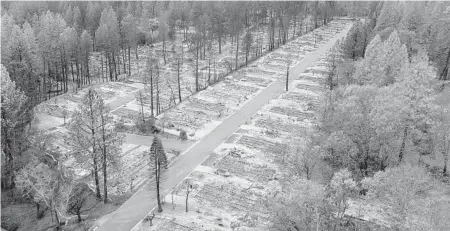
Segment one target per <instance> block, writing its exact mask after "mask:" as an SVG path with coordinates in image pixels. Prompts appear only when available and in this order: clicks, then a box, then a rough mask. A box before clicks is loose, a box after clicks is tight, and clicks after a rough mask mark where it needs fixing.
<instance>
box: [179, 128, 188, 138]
mask: <svg viewBox="0 0 450 231" xmlns="http://www.w3.org/2000/svg"><path fill="white" fill-rule="evenodd" d="M180 139H181V140H187V139H188V137H187V133H186V131H185V130H181V131H180Z"/></svg>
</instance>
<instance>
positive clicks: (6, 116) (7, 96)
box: [1, 64, 30, 188]
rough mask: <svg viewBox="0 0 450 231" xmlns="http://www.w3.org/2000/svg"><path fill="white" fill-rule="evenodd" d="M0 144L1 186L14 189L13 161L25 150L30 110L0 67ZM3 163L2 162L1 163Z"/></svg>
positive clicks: (19, 91) (21, 93) (22, 94)
mask: <svg viewBox="0 0 450 231" xmlns="http://www.w3.org/2000/svg"><path fill="white" fill-rule="evenodd" d="M1 104H2V107H1V117H2V123H1V125H2V127H1V132H2V133H1V134H2V135H1V143H2V154H3V155H4V157H5V164H6V166H5V167H6V168H3V167H2V169H5V170H4V171H5V174H4V175H3V173H2V175H3V176H2V185H4V186H6V187H7V188H10V187H14V180H15V179H14V171H15V166H14V165H15V159H16V158H17V157H18V156H19V154H20V153H21V152H22V150H21V149H23V148H26V146H25V145H23V143H24V140H23V137H24V136H25V134H26V133H25V130H24V128H25V125H26V122H27V117H29V115H28V113H29V111H30V108H28V106H29V105H27V97H26V96H25V94H24V93H23V92H22V91H21V90H20V89H18V88H17V87H16V84H15V82H14V81H11V79H10V78H9V73H8V72H7V70H6V68H5V67H4V66H3V64H2V65H1ZM2 163H3V162H2Z"/></svg>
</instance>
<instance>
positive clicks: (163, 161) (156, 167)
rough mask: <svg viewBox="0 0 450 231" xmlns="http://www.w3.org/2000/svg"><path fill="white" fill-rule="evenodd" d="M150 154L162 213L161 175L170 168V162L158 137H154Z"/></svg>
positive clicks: (157, 197)
mask: <svg viewBox="0 0 450 231" xmlns="http://www.w3.org/2000/svg"><path fill="white" fill-rule="evenodd" d="M148 154H149V157H150V162H149V164H150V168H151V169H152V170H153V172H154V177H155V183H156V199H157V201H158V212H162V207H161V199H160V183H161V174H162V171H163V170H164V169H166V168H167V167H168V160H167V155H166V152H165V151H164V147H163V145H162V142H161V139H160V138H159V137H158V136H154V138H153V142H152V145H151V147H150V152H149V153H148Z"/></svg>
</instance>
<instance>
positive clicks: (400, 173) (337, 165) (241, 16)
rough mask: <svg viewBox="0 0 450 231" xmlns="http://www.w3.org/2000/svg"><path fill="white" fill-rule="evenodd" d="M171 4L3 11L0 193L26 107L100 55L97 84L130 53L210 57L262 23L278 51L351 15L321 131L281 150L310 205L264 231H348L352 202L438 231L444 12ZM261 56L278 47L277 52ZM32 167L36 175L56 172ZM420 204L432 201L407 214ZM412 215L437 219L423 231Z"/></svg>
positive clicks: (449, 16)
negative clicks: (301, 26)
mask: <svg viewBox="0 0 450 231" xmlns="http://www.w3.org/2000/svg"><path fill="white" fill-rule="evenodd" d="M175 3H176V2H156V1H155V2H99V3H95V2H56V3H55V2H2V61H1V62H2V65H3V66H4V67H5V68H6V69H5V70H4V69H3V68H2V189H4V188H14V187H15V183H14V180H15V178H14V175H15V174H14V173H16V172H20V170H21V169H22V168H23V167H24V166H27V164H28V163H29V162H30V160H29V158H28V157H26V156H25V155H23V154H24V153H25V151H26V150H27V147H28V145H29V142H30V139H29V136H30V132H31V131H32V129H28V128H27V127H29V126H30V122H31V119H32V117H33V111H32V109H33V107H34V106H35V105H37V104H38V103H40V102H42V101H44V100H47V99H49V98H50V97H52V96H55V95H58V94H62V93H64V92H67V91H69V89H70V87H69V85H70V84H75V85H77V88H78V87H79V86H80V87H81V86H83V85H86V86H87V85H89V84H90V81H91V80H92V79H93V78H99V76H94V75H93V74H92V70H90V69H89V68H90V60H91V59H90V55H91V54H92V52H101V54H102V56H101V57H102V58H103V59H104V62H102V63H105V64H106V65H105V67H102V72H101V73H102V76H103V73H104V74H105V75H106V76H107V77H106V79H107V80H108V81H115V80H117V79H119V76H120V73H124V74H129V73H130V72H131V71H132V70H130V67H128V68H127V67H126V63H127V61H129V60H130V54H131V51H132V50H135V49H139V47H144V46H147V45H150V44H155V43H157V42H165V41H170V40H171V39H172V40H174V39H177V38H181V39H182V40H183V41H185V42H186V43H189V44H191V45H192V47H196V48H197V50H199V49H200V47H203V49H208V44H209V43H210V42H211V41H212V40H214V41H218V45H219V46H220V44H221V42H220V41H221V40H222V39H225V38H228V39H232V38H233V37H236V38H238V37H239V36H242V35H243V34H245V32H246V30H249V29H251V28H252V26H253V27H257V26H256V25H258V24H265V25H267V26H268V27H267V28H268V31H267V33H268V36H269V37H270V38H272V35H274V36H275V34H278V35H277V37H278V38H279V40H278V44H283V43H285V42H286V41H287V40H288V38H287V37H286V36H283V35H287V32H286V31H284V29H283V28H290V27H289V26H286V24H285V23H286V22H287V23H288V25H289V23H290V22H292V19H293V18H295V17H301V18H305V19H306V18H307V16H308V15H310V16H311V19H312V21H311V22H312V24H311V27H312V28H314V27H317V26H318V25H320V24H322V23H323V22H324V20H325V21H326V20H328V19H327V18H328V17H333V16H335V15H348V16H352V17H357V18H361V19H362V20H357V21H356V22H355V25H354V27H353V28H352V29H351V31H350V33H349V35H348V36H347V37H346V38H345V39H344V40H343V41H341V42H340V43H339V44H338V45H336V46H335V47H334V48H333V50H332V52H331V53H330V56H329V58H328V59H329V61H328V63H329V64H328V65H329V67H328V72H329V73H328V76H327V80H326V83H325V86H326V87H327V89H329V90H328V92H327V93H326V101H325V102H324V103H323V105H322V108H321V110H319V111H318V112H317V113H318V114H319V118H320V124H319V127H318V129H316V131H315V133H314V135H312V136H311V137H310V141H309V143H308V145H307V146H306V148H304V147H300V148H297V149H296V148H295V145H296V144H295V143H294V142H292V143H289V144H288V145H289V146H293V147H294V148H293V150H295V151H289V154H290V155H291V157H292V159H289V158H288V159H287V160H289V161H287V164H286V169H287V170H288V171H292V174H291V175H290V178H289V179H285V180H286V182H288V183H290V186H289V187H287V192H289V191H291V192H295V193H296V194H298V192H302V195H306V196H305V197H301V198H299V197H296V196H292V195H294V194H291V195H288V196H285V197H282V198H281V199H280V200H279V201H276V205H277V206H275V208H276V211H277V212H278V213H277V214H276V215H274V219H273V220H274V224H275V225H278V226H279V227H280V228H281V229H283V230H289V229H296V228H297V229H298V228H299V227H322V228H323V229H328V228H330V227H334V228H335V229H336V228H342V227H345V222H347V221H348V220H347V219H348V218H347V217H346V216H345V214H346V212H347V209H348V202H349V200H350V198H353V197H357V196H358V195H360V194H361V195H363V198H365V199H367V200H373V201H377V203H380V204H388V205H390V206H391V207H392V208H394V212H393V214H394V217H395V219H394V221H393V222H392V223H393V226H394V227H398V228H400V229H411V227H413V229H414V228H415V227H416V228H422V229H435V230H445V228H446V227H448V223H446V216H445V213H444V214H442V213H438V212H436V210H438V211H444V212H445V210H444V207H442V206H445V205H447V202H445V201H442V200H440V199H439V198H436V197H434V196H433V193H435V192H442V190H445V189H446V188H447V186H448V170H447V166H448V158H449V152H450V134H449V131H450V124H449V123H450V118H449V115H450V110H449V98H450V94H449V87H448V82H449V79H450V73H449V71H448V69H449V65H450V64H449V61H450V28H449V26H448V23H449V22H450V9H449V4H448V3H447V2H414V3H406V2H342V3H341V2H339V3H338V2H324V1H320V2H307V3H306V2H262V3H259V2H244V3H240V2H213V3H210V2H183V3H177V4H175ZM210 22H214V23H210ZM294 28H295V26H294ZM280 35H281V36H280ZM249 41H251V40H249ZM252 42H254V41H252ZM269 43H270V46H271V47H273V48H275V47H276V45H275V44H277V40H275V39H269ZM163 47H164V46H163ZM219 50H220V49H219ZM163 53H164V52H163ZM197 57H198V58H200V55H197ZM159 58H161V57H159ZM164 58H165V57H162V59H164ZM236 66H237V65H236ZM103 69H104V71H103ZM6 70H7V71H8V72H9V73H7V72H6ZM8 74H9V77H10V80H9V79H7V80H6V79H4V76H5V77H6V76H8ZM294 138H295V137H294ZM299 156H301V158H298V157H299ZM31 161H36V160H31ZM318 161H320V162H324V163H326V165H325V166H326V168H323V169H320V172H321V173H323V175H324V178H325V179H326V181H325V183H326V185H327V186H326V187H324V186H323V185H322V184H317V183H315V182H313V181H308V183H307V184H310V186H308V187H305V185H304V184H303V181H304V179H307V180H309V179H310V175H311V172H312V171H319V169H317V166H318V165H317V164H316V163H317V162H318ZM40 167H41V169H37V170H39V171H41V173H46V172H48V171H50V170H49V169H51V168H53V167H54V166H53V167H52V166H51V167H48V166H43V165H40ZM48 168H49V169H48ZM30 171H31V170H30ZM35 171H36V169H35ZM51 171H52V174H55V175H57V174H58V171H55V169H53V170H51ZM53 189H55V188H53ZM64 193H66V194H70V193H71V192H64ZM444 194H445V193H444ZM439 195H441V194H439ZM80 197H82V196H80ZM424 198H425V199H429V200H430V201H431V202H430V203H429V204H426V205H424V204H420V203H419V204H417V203H415V202H416V201H419V200H421V199H424ZM57 199H58V198H52V200H55V201H57ZM444 199H445V198H444ZM2 203H3V200H2ZM37 204H38V205H39V201H38V203H37ZM75 204H77V203H75ZM78 205H79V204H78ZM438 205H439V206H438ZM433 206H434V209H435V210H432V209H433ZM419 208H421V210H420V211H419ZM38 211H39V209H38ZM292 211H295V212H292ZM38 213H39V212H38ZM332 213H334V214H338V216H337V219H336V217H334V216H332ZM311 214H314V215H311ZM417 214H419V216H420V217H421V218H427V219H428V218H429V217H430V216H433V219H434V220H433V221H431V222H429V223H426V224H423V226H420V225H421V224H420V223H417V222H415V216H417ZM2 220H3V219H2ZM447 221H448V220H447ZM337 224H339V225H337ZM425 225H429V226H426V227H424V226H425Z"/></svg>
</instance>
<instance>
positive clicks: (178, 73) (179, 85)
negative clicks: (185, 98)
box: [177, 60, 181, 102]
mask: <svg viewBox="0 0 450 231" xmlns="http://www.w3.org/2000/svg"><path fill="white" fill-rule="evenodd" d="M177 77H178V78H177V80H178V99H179V100H180V102H181V82H180V60H178V66H177Z"/></svg>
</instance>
